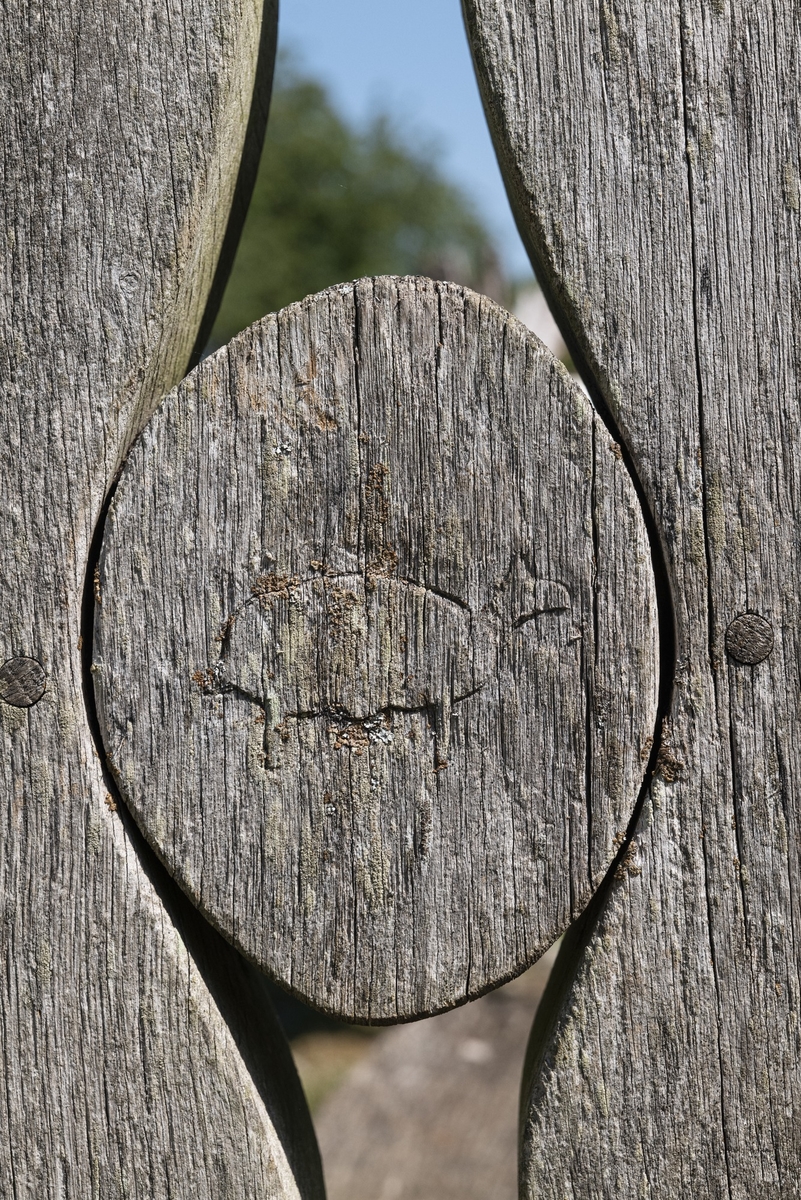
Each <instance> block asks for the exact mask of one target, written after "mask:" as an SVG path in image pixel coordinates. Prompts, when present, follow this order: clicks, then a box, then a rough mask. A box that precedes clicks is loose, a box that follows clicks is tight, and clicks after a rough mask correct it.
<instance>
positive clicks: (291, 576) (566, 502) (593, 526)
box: [93, 279, 658, 1022]
mask: <svg viewBox="0 0 801 1200" xmlns="http://www.w3.org/2000/svg"><path fill="white" fill-rule="evenodd" d="M98 587H99V589H100V591H101V594H102V604H101V605H100V606H99V607H98V609H97V625H96V644H95V661H94V665H93V671H94V680H95V687H96V692H97V696H98V708H99V714H100V719H101V725H102V730H103V738H104V743H105V746H106V748H107V752H108V758H109V763H110V765H111V767H112V769H113V771H114V772H115V776H116V778H117V779H118V781H119V784H120V787H121V789H122V791H123V794H124V795H125V796H126V798H127V799H128V801H129V802H130V805H131V808H132V811H133V812H134V813H135V815H136V818H137V820H138V821H139V823H140V824H141V827H142V828H143V829H144V830H145V831H146V834H147V837H148V838H149V839H150V841H151V842H152V844H153V845H154V846H155V847H156V848H157V850H158V853H159V854H160V855H161V857H162V858H163V860H164V861H165V863H166V864H167V866H168V867H169V870H170V871H171V872H172V873H173V874H174V875H175V877H176V879H177V880H178V881H179V882H180V883H181V886H182V887H183V888H184V889H185V890H186V891H187V893H188V894H189V896H190V897H191V898H192V900H193V901H194V902H195V903H197V904H198V905H199V906H200V907H201V909H202V910H203V911H204V912H206V913H207V914H208V915H209V917H210V918H211V920H212V921H213V922H214V924H215V925H217V926H218V927H219V928H220V929H222V930H223V931H225V933H226V934H227V936H229V937H230V938H231V939H232V940H233V942H234V943H235V944H236V945H237V946H239V947H240V948H241V949H242V950H243V951H244V952H245V953H246V954H247V955H248V956H249V957H251V958H253V959H254V960H255V961H256V962H258V963H259V964H261V965H263V966H264V967H265V969H267V970H268V971H270V972H271V973H272V974H273V975H274V976H275V977H276V978H277V979H279V980H280V981H281V982H282V983H284V984H285V985H286V986H287V987H289V988H290V989H292V990H293V991H295V992H297V993H299V994H300V995H302V996H303V997H304V998H307V999H309V1000H311V1001H312V1002H313V1003H314V1004H316V1005H318V1006H320V1007H322V1008H324V1009H327V1010H329V1011H331V1012H334V1013H337V1014H339V1015H342V1016H347V1017H349V1018H353V1019H357V1020H361V1021H375V1022H382V1021H394V1020H404V1019H409V1018H412V1017H415V1016H420V1015H423V1014H426V1013H432V1012H435V1011H438V1010H441V1009H444V1008H448V1007H451V1006H453V1005H454V1004H458V1003H460V1002H462V1001H464V1000H466V999H469V998H470V997H472V996H476V995H478V994H480V993H481V992H483V991H485V990H487V989H488V988H490V987H492V986H493V985H494V984H497V983H499V982H501V981H502V980H504V979H505V978H508V977H509V976H511V975H513V974H515V973H517V972H519V971H521V970H522V969H523V968H524V967H525V966H527V965H528V964H529V963H530V962H532V961H533V960H534V959H535V958H536V957H538V956H539V955H540V954H541V953H542V952H543V951H544V950H545V949H546V948H547V947H548V946H549V945H550V944H551V943H552V942H553V941H554V940H555V938H556V937H557V935H558V934H559V933H560V932H561V931H562V930H563V928H564V927H565V926H566V925H567V924H569V922H570V921H571V920H573V919H574V918H575V917H576V916H577V914H578V913H579V912H580V911H581V909H582V908H583V906H584V905H585V904H586V902H587V900H588V898H589V896H590V895H591V894H592V891H593V889H594V888H595V887H596V886H597V884H598V882H599V880H600V879H601V877H602V875H603V873H604V872H605V871H606V870H607V868H608V866H609V864H610V862H611V861H612V858H613V857H614V855H615V853H616V850H617V847H618V845H619V842H620V838H621V836H622V831H624V830H625V828H626V825H627V823H628V821H629V819H630V817H631V813H632V808H633V805H634V802H635V799H636V796H637V793H638V790H639V788H640V785H641V781H642V777H643V772H644V762H645V759H646V758H647V754H648V747H649V745H650V741H651V738H652V736H653V731H654V719H655V705H656V679H657V659H658V651H657V644H656V626H655V599H654V593H653V580H652V574H651V563H650V554H649V549H648V543H647V538H646V534H645V530H644V527H643V524H642V518H641V512H640V507H639V503H638V501H637V498H636V495H635V493H634V490H633V488H632V486H631V483H630V480H629V477H628V475H627V472H626V469H625V467H624V465H623V463H622V462H621V461H620V456H619V451H618V448H617V446H616V445H615V444H614V443H613V442H612V441H611V440H610V438H609V436H608V434H607V433H606V431H605V430H604V428H603V426H602V425H601V424H600V422H599V421H598V420H597V418H595V417H594V416H593V415H592V412H591V409H590V407H589V405H588V404H587V402H586V399H585V397H584V396H583V395H582V393H581V392H580V390H579V389H578V388H577V387H576V386H575V384H574V383H573V382H572V381H571V380H570V378H569V376H568V375H567V373H566V372H565V370H564V369H563V368H562V366H561V364H559V363H558V362H556V360H555V359H554V358H553V356H552V355H551V354H550V353H549V352H548V351H547V350H546V349H545V347H543V346H542V345H541V344H540V343H539V342H538V341H537V339H536V338H534V337H533V335H531V334H530V333H529V332H528V331H527V330H526V329H525V328H524V327H523V326H522V325H521V324H520V323H519V322H517V321H515V320H514V319H513V318H511V317H510V316H509V315H508V314H506V313H504V312H503V311H502V310H501V309H499V308H498V307H497V306H496V305H494V304H492V303H491V302H490V301H488V300H485V299H482V298H480V297H477V296H475V295H474V294H472V293H470V292H467V291H465V290H463V289H461V288H457V287H455V286H451V285H445V284H433V283H431V282H430V281H427V280H419V279H406V280H397V279H377V280H365V281H361V282H359V283H357V284H355V285H342V286H339V287H336V288H333V289H331V290H329V291H327V292H323V293H321V294H320V295H319V296H316V297H311V298H310V299H308V300H306V301H304V302H303V303H301V304H297V305H293V306H291V307H290V308H288V309H286V310H284V311H283V312H282V313H280V314H278V316H277V317H269V318H266V319H265V320H264V321H263V322H261V323H259V324H258V325H256V326H254V327H253V328H252V329H251V330H249V331H246V332H245V333H244V334H242V335H240V336H239V337H238V338H237V339H235V340H234V341H233V342H232V343H231V345H230V346H229V347H227V348H226V349H225V350H223V351H220V352H219V353H218V354H216V355H214V356H213V357H211V358H209V359H207V360H206V361H205V362H204V363H202V364H201V365H200V366H199V367H198V368H197V369H196V371H195V372H194V373H193V374H192V375H191V376H190V377H189V378H188V379H187V380H186V381H185V382H184V383H182V384H181V385H180V386H179V387H178V388H177V389H176V391H175V392H173V394H172V395H171V396H170V398H169V399H168V401H167V402H166V403H165V404H164V405H163V406H162V408H161V409H160V410H159V412H158V413H157V414H156V416H155V417H154V418H153V420H152V421H151V422H150V424H149V425H148V427H147V429H146V430H145V432H144V434H143V436H142V438H141V440H140V442H139V443H138V445H137V446H136V447H135V449H134V451H133V453H132V455H131V457H130V459H129V461H128V463H127V464H126V467H125V469H124V471H123V474H122V477H121V481H120V485H119V488H118V491H117V493H116V495H115V498H114V502H113V504H112V507H111V509H110V512H109V520H108V525H107V529H106V534H105V539H104V546H103V553H102V556H101V561H100V569H99V575H98Z"/></svg>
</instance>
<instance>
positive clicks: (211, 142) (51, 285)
mask: <svg viewBox="0 0 801 1200" xmlns="http://www.w3.org/2000/svg"><path fill="white" fill-rule="evenodd" d="M275 17H276V12H275V6H274V5H273V4H271V3H270V4H268V5H267V8H266V10H265V12H264V14H262V11H261V6H260V5H259V4H258V3H256V2H255V0H143V2H142V3H139V4H134V5H132V4H125V3H117V2H116V0H105V2H103V3H98V4H90V5H86V4H81V3H77V2H75V0H66V2H65V3H58V4H56V3H51V2H49V0H14V2H13V3H10V4H6V5H4V6H3V10H2V16H0V90H1V92H2V109H3V113H4V123H3V135H2V136H3V158H2V163H3V166H2V170H3V179H2V189H3V213H4V231H5V232H4V238H3V247H2V264H3V265H2V272H3V274H2V279H3V283H2V287H0V364H1V365H0V374H2V378H3V391H2V398H1V399H0V421H1V422H2V433H1V434H0V664H5V665H0V677H2V680H3V685H2V688H1V689H0V757H2V761H3V763H4V770H3V774H2V777H0V846H2V852H1V853H0V911H1V912H2V920H0V954H2V963H3V969H2V972H0V975H1V976H2V981H1V982H0V1059H1V1062H2V1066H1V1067H0V1074H1V1075H2V1079H3V1100H2V1118H0V1193H2V1195H3V1196H8V1197H15V1198H21V1197H24V1196H37V1197H40V1196H41V1197H54V1198H55V1197H62V1196H76V1197H78V1196H80V1197H90V1196H92V1197H94V1196H97V1197H100V1196H102V1197H112V1196H114V1197H126V1198H127V1200H130V1198H132V1197H141V1198H142V1200H144V1198H146V1197H147V1198H148V1200H150V1198H152V1197H161V1196H167V1195H169V1196H186V1197H190V1196H191V1197H193V1198H194V1197H215V1198H219V1197H222V1196H226V1197H227V1196H242V1197H246V1196H247V1197H252V1196H254V1195H267V1196H296V1195H298V1194H299V1188H300V1187H302V1188H303V1189H304V1191H306V1192H307V1194H310V1195H312V1194H320V1192H321V1184H320V1181H319V1170H317V1172H315V1160H314V1149H313V1144H312V1149H308V1147H304V1149H303V1153H302V1155H301V1154H299V1153H298V1143H299V1141H300V1142H301V1143H302V1142H303V1133H308V1132H309V1131H308V1127H306V1126H302V1121H303V1117H302V1113H303V1109H302V1107H298V1108H297V1114H296V1115H295V1116H294V1117H292V1118H289V1117H287V1097H288V1096H290V1095H291V1096H294V1098H295V1101H296V1102H297V1104H298V1105H301V1106H302V1101H301V1100H300V1097H299V1092H298V1088H297V1081H296V1080H295V1082H294V1084H293V1081H292V1074H291V1066H290V1064H289V1060H288V1055H287V1054H286V1052H285V1050H282V1049H281V1042H280V1035H279V1034H277V1032H276V1031H275V1030H274V1029H273V1028H272V1026H271V1025H270V1020H269V1016H265V1017H258V1018H257V1016H256V1013H257V1011H258V1010H259V1006H260V1004H261V1001H260V1000H258V998H257V996H256V991H257V989H258V985H257V984H256V981H255V978H254V977H253V976H252V975H251V974H250V972H249V970H248V969H247V968H245V967H244V965H243V964H242V963H241V962H240V961H239V960H238V959H237V958H236V956H234V955H232V954H231V953H229V952H227V950H226V949H225V948H224V946H218V947H217V950H216V951H215V950H214V946H213V945H212V943H211V942H210V941H209V940H208V937H207V935H206V934H205V933H204V932H203V930H202V926H201V923H200V922H198V920H197V918H196V917H195V916H193V914H192V913H191V911H186V907H183V908H182V907H181V904H182V902H181V900H180V899H179V898H175V897H173V898H170V897H169V896H165V897H162V896H161V895H160V894H159V890H158V888H157V887H156V886H154V879H156V876H157V867H156V866H154V865H153V863H152V862H148V858H147V855H146V854H145V853H143V852H142V851H141V847H139V845H138V840H137V837H136V835H135V831H133V830H131V829H130V828H129V827H126V826H125V825H124V824H123V822H122V821H121V819H120V814H119V813H118V812H117V813H115V811H114V809H115V801H114V799H113V797H112V795H111V793H110V792H109V787H108V783H107V780H106V778H104V773H103V769H102V766H101V761H100V759H99V757H98V753H97V750H96V747H95V744H94V742H93V738H92V733H91V701H92V698H91V687H88V686H87V680H86V679H85V678H84V675H83V664H82V641H84V640H85V639H86V638H87V637H90V636H91V622H89V624H88V626H87V623H86V620H85V615H86V613H85V612H84V611H82V610H83V606H84V600H85V596H86V588H87V586H88V589H89V595H90V596H91V592H92V590H93V586H94V590H95V592H96V595H95V597H94V598H95V600H96V601H97V602H98V603H100V602H101V601H102V597H101V595H100V593H99V591H98V589H97V588H96V585H93V583H92V579H91V574H90V578H89V579H88V581H87V579H86V572H87V566H88V562H89V554H90V545H91V543H92V538H93V534H94V530H95V526H96V523H97V521H98V518H99V516H100V513H101V507H102V505H103V501H104V497H105V495H106V491H107V489H108V487H109V484H110V482H111V480H112V478H113V476H114V473H115V471H116V469H117V467H118V466H119V464H120V462H121V459H122V456H123V454H124V452H125V450H126V447H127V446H128V445H129V443H130V441H131V439H132V438H133V436H134V435H135V433H136V432H137V430H138V429H139V428H140V427H141V424H142V422H143V421H144V419H145V417H146V416H147V414H148V413H149V412H150V411H152V409H153V407H154V406H155V404H156V402H157V401H158V399H159V398H160V396H161V395H162V394H163V393H164V392H165V391H166V390H167V389H168V388H169V387H170V386H171V385H172V384H173V383H174V382H175V380H176V379H177V378H179V377H180V375H181V374H182V372H183V370H184V369H185V367H186V363H187V361H188V359H189V356H190V352H191V349H192V345H193V342H194V340H195V338H196V335H197V331H198V326H199V323H200V321H201V317H202V315H203V311H204V307H205V305H206V299H207V296H208V293H209V288H210V286H211V283H212V280H213V277H214V274H215V270H216V264H217V260H218V255H219V251H220V247H221V244H222V243H223V240H224V238H225V235H226V228H227V223H228V217H229V211H230V209H231V204H232V199H233V196H234V193H235V190H236V186H237V179H238V178H239V179H240V185H243V184H244V178H242V177H240V158H241V155H242V151H243V144H244V139H245V135H246V129H247V126H248V119H249V112H250V111H251V102H252V97H253V93H254V87H256V88H257V89H258V91H257V105H263V103H264V100H265V89H266V90H267V91H269V78H270V72H271V61H272V54H273V46H274V37H275ZM256 132H257V130H254V129H253V128H251V133H253V134H255V133H256ZM87 607H90V606H87ZM86 649H88V647H86ZM26 660H33V661H34V662H35V664H37V666H36V667H34V668H30V669H28V668H26V667H25V662H26ZM87 705H88V707H87ZM159 886H161V885H159ZM174 921H177V922H178V924H179V925H180V928H181V929H182V930H183V937H182V936H181V934H180V933H179V931H178V927H177V926H176V925H175V924H174V923H173V922H174ZM254 989H256V991H254ZM234 991H236V992H237V993H238V994H239V995H240V996H241V997H243V1009H244V1011H245V1013H249V1017H245V1018H244V1019H243V1018H242V1017H241V1014H240V1018H239V1019H235V1018H234V1016H233V1015H232V1014H231V1012H230V1009H229V1005H230V998H231V994H232V992H234ZM248 997H249V999H248ZM215 998H216V1002H215ZM223 1013H225V1014H226V1015H227V1016H228V1017H229V1019H230V1020H229V1021H226V1019H225V1018H224V1016H223V1015H222V1014H223ZM257 1022H260V1024H257ZM248 1026H249V1027H248ZM293 1088H294V1091H293V1090H292V1089H293ZM282 1089H288V1090H287V1092H286V1095H282ZM289 1106H290V1107H291V1101H290V1102H289ZM293 1122H294V1124H295V1128H294V1129H293V1128H292V1127H291V1126H292V1124H293ZM288 1126H289V1128H288ZM307 1140H308V1139H307ZM304 1158H305V1162H304V1161H303V1159H304Z"/></svg>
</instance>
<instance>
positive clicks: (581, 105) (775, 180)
mask: <svg viewBox="0 0 801 1200" xmlns="http://www.w3.org/2000/svg"><path fill="white" fill-rule="evenodd" d="M465 12H466V15H467V21H468V26H469V28H470V36H471V39H472V44H473V49H474V54H475V59H476V64H477V68H478V72H479V76H480V80H481V84H482V88H483V92H484V97H485V105H486V110H487V114H488V117H489V119H490V123H491V125H492V128H493V134H494V137H495V142H496V146H497V147H498V151H499V155H500V158H501V162H502V165H503V168H504V171H505V174H506V179H507V183H508V186H509V189H510V194H511V195H512V197H513V201H514V204H515V207H516V211H517V217H518V221H519V223H520V226H521V228H522V229H523V230H524V231H525V234H526V236H527V239H528V243H529V246H530V249H531V252H532V257H533V260H534V263H535V268H536V270H537V272H538V275H539V276H540V278H541V279H542V280H543V282H544V285H545V287H546V288H547V290H548V292H549V294H550V296H551V298H552V299H553V301H554V303H555V305H556V307H557V309H558V311H559V313H560V319H561V322H562V326H563V330H564V333H565V336H566V338H567V339H568V342H569V344H570V346H571V347H572V349H573V352H574V354H575V356H576V358H577V360H578V361H580V362H581V363H582V364H583V368H584V372H585V377H586V378H587V380H588V381H590V383H591V387H592V389H593V394H594V396H595V398H596V400H597V401H598V403H599V405H601V406H603V408H604V409H605V410H606V411H607V412H608V413H609V414H610V415H611V418H612V419H613V421H614V422H615V423H616V424H617V426H618V427H619V428H620V429H621V431H622V433H623V436H624V439H625V443H626V446H627V448H628V451H629V452H630V455H631V459H632V461H633V463H634V466H635V469H636V472H637V474H638V475H639V478H640V480H641V482H642V487H643V489H644V494H645V496H646V498H647V502H648V504H649V505H650V507H651V510H652V512H653V514H654V517H655V520H656V523H657V526H658V530H659V535H660V538H661V543H662V548H663V552H664V555H665V559H666V564H667V581H668V583H669V593H668V591H667V588H666V590H665V594H664V595H663V596H662V601H663V605H664V606H665V607H666V608H667V611H668V614H669V617H670V620H671V622H672V624H673V627H674V631H675V644H676V650H675V666H674V673H673V689H672V697H671V698H670V702H669V705H668V707H667V710H666V716H667V724H666V726H665V738H664V741H663V744H662V748H661V751H660V756H659V760H658V767H657V771H656V774H655V777H654V779H653V781H652V785H651V788H650V794H649V796H648V798H647V802H646V804H645V806H644V809H643V813H642V818H641V820H640V824H639V828H638V830H637V834H636V853H635V857H634V861H636V863H637V864H638V865H639V867H640V868H641V873H640V874H638V875H636V876H632V875H631V874H628V873H627V872H625V871H623V872H622V877H621V878H620V879H612V880H610V886H609V890H608V894H607V895H605V896H604V897H602V899H601V901H600V902H599V903H598V905H597V907H596V911H595V912H594V914H593V919H592V920H587V921H585V922H584V923H583V924H582V926H581V927H580V928H577V930H576V931H575V932H574V935H573V937H572V938H571V939H570V940H569V944H568V947H567V949H566V952H565V955H564V956H563V961H562V964H561V972H560V982H559V983H558V984H554V987H553V989H552V993H551V996H550V998H549V1002H548V1003H547V1004H545V1005H544V1006H543V1009H542V1010H541V1012H542V1019H541V1021H539V1022H538V1026H537V1028H536V1029H535V1033H534V1038H533V1041H532V1048H531V1061H530V1072H529V1076H528V1079H527V1083H526V1090H525V1093H524V1100H525V1104H524V1117H525V1121H524V1131H523V1133H524V1138H523V1159H522V1185H521V1186H522V1192H523V1195H526V1196H535V1195H536V1196H537V1197H559V1198H560V1200H561V1198H562V1197H564V1196H566V1195H570V1196H571V1197H576V1198H584V1197H608V1196H610V1195H627V1194H631V1195H644V1196H653V1197H657V1196H660V1197H667V1196H670V1197H690V1196H699V1195H703V1196H709V1197H737V1198H740V1197H743V1198H745V1197H754V1196H760V1197H763V1196H764V1197H778V1196H782V1197H788V1196H798V1195H799V1189H801V1183H800V1182H799V1181H800V1180H801V1140H799V1136H798V1118H799V1113H798V1097H799V1095H801V1055H799V1026H798V1011H799V1001H801V978H800V977H799V974H800V973H799V960H800V957H801V944H799V933H798V930H799V928H801V910H800V909H799V902H800V901H799V897H801V890H800V889H799V884H800V883H801V871H800V869H799V868H800V867H801V863H800V862H799V844H801V842H800V841H799V833H800V830H799V819H800V817H801V813H800V812H799V804H800V801H801V797H800V796H799V786H798V780H799V773H800V769H801V762H800V761H799V745H801V737H799V733H800V732H801V731H800V730H799V720H800V717H799V704H798V696H799V685H800V683H801V681H800V680H799V661H801V658H800V657H799V651H801V645H799V635H800V632H801V623H800V622H799V615H801V614H799V590H798V578H799V567H800V566H801V563H799V540H798V535H797V530H798V519H799V506H800V505H801V479H799V462H800V461H801V460H800V459H799V455H798V445H799V434H800V433H801V430H800V429H799V424H800V421H799V408H798V384H799V381H798V364H799V361H800V359H799V346H800V345H801V336H800V335H801V330H799V313H800V312H801V308H799V262H798V257H799V250H798V248H799V219H800V211H801V201H799V195H801V192H800V191H799V178H801V169H800V167H799V142H798V127H799V100H798V97H799V95H800V94H801V91H800V89H799V83H800V82H801V80H799V56H798V45H799V35H800V34H801V29H800V28H799V24H800V22H801V11H800V10H799V8H798V5H796V4H791V3H783V2H780V0H775V2H770V0H767V2H765V3H760V4H756V3H753V2H751V0H714V2H711V3H702V2H701V0H683V2H681V3H680V2H679V0H661V2H660V3H652V4H649V5H642V4H639V3H634V0H604V2H603V3H600V4H598V3H594V2H593V3H590V2H589V0H578V2H576V3H572V4H570V5H567V4H553V3H550V2H549V0H525V2H523V0H515V2H508V0H503V3H501V2H500V0H465ZM747 614H755V615H756V616H757V617H758V618H761V622H762V623H761V625H760V626H759V628H760V629H761V633H762V641H761V648H759V647H757V648H754V647H751V648H750V649H749V647H746V653H745V655H743V654H737V655H733V654H731V653H728V652H727V630H729V629H732V627H733V625H734V623H735V622H737V620H738V619H739V618H742V617H744V616H746V615H747ZM771 633H772V639H771ZM737 635H738V627H736V626H735V627H734V629H733V631H732V633H731V634H730V635H729V642H728V646H729V649H732V648H734V649H736V648H737V646H738V645H739V642H738V637H737ZM771 645H772V649H771V648H770V647H771ZM763 651H767V653H763ZM743 657H745V661H743ZM749 658H750V660H751V661H749Z"/></svg>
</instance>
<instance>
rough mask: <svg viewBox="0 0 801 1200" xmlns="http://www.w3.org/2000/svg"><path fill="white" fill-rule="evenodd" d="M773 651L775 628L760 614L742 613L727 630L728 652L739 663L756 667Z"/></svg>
mask: <svg viewBox="0 0 801 1200" xmlns="http://www.w3.org/2000/svg"><path fill="white" fill-rule="evenodd" d="M772 649H773V626H772V625H771V623H770V621H766V620H765V618H764V617H761V616H760V615H759V613H753V612H748V613H742V614H741V616H739V617H735V618H734V620H733V621H732V623H731V624H730V625H729V628H728V629H727V630H726V650H727V651H728V653H729V654H730V655H731V657H732V658H734V659H736V660H737V662H741V663H747V664H748V665H749V666H756V664H757V663H761V662H763V661H764V659H766V658H767V657H768V655H769V654H770V652H771V650H772Z"/></svg>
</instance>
